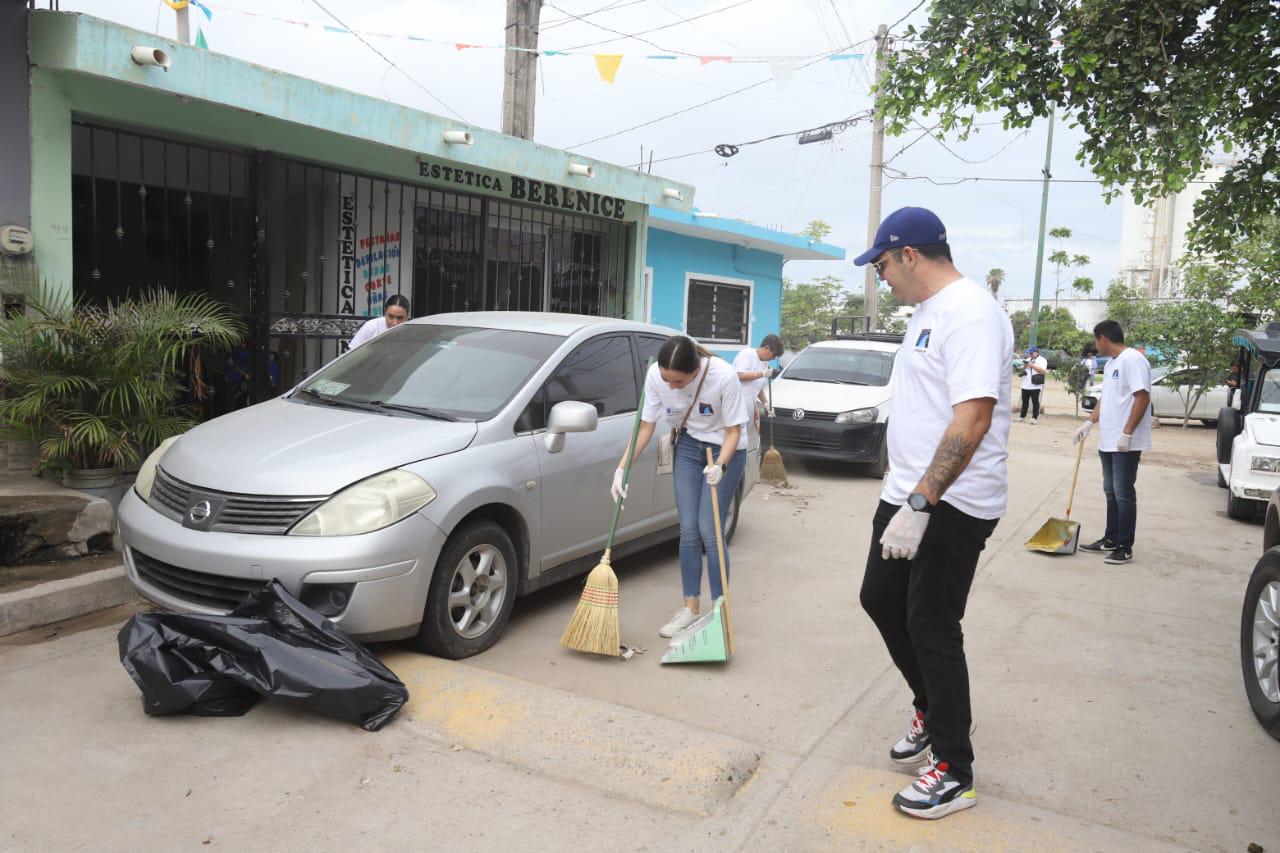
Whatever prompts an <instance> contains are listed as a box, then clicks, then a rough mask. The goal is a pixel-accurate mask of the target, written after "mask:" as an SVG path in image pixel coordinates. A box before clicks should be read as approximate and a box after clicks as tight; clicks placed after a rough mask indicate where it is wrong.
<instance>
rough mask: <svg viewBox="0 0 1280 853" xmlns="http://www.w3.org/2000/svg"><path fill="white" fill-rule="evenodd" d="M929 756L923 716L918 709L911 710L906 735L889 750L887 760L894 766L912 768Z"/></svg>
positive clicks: (927, 736)
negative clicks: (900, 765)
mask: <svg viewBox="0 0 1280 853" xmlns="http://www.w3.org/2000/svg"><path fill="white" fill-rule="evenodd" d="M928 756H929V732H927V731H925V727H924V714H922V713H920V709H919V708H914V707H913V708H912V709H911V722H910V723H909V724H908V726H907V735H906V737H904V738H903V739H902V740H900V741H898V742H897V743H895V744H894V745H893V748H892V749H890V750H889V759H890V760H891V761H893V763H894V764H903V765H907V766H913V765H916V764H919V763H921V762H922V761H925V760H927V758H928Z"/></svg>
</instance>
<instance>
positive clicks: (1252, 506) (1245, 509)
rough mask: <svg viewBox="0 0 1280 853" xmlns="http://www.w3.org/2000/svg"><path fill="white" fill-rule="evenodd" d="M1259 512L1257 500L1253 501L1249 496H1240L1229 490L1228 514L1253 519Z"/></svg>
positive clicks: (1233, 516)
mask: <svg viewBox="0 0 1280 853" xmlns="http://www.w3.org/2000/svg"><path fill="white" fill-rule="evenodd" d="M1257 513H1258V504H1257V501H1251V500H1249V499H1248V498H1238V497H1236V496H1235V495H1234V494H1232V493H1231V490H1230V489H1228V490H1227V515H1229V516H1231V517H1232V518H1239V519H1246V520H1252V519H1253V517H1254V516H1256V515H1257Z"/></svg>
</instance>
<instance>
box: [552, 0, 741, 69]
mask: <svg viewBox="0 0 1280 853" xmlns="http://www.w3.org/2000/svg"><path fill="white" fill-rule="evenodd" d="M752 2H755V0H737V2H736V3H730V4H729V5H728V6H721V7H720V8H719V9H712V10H711V11H709V12H703V13H702V14H701V15H694V16H693V17H692V18H681V19H680V20H678V21H672V22H670V23H667V24H663V25H662V26H660V27H652V28H650V29H647V30H641V31H640V32H638V33H624V32H622V30H615V29H614V28H613V27H606V26H604V25H603V24H597V23H596V22H595V21H587V20H584V19H583V18H582V17H579V16H578V15H574V14H573V13H572V12H567V11H565V10H564V9H561V8H560V7H559V6H555V5H553V4H551V3H548V4H547V6H548V7H549V8H552V9H555V10H556V11H557V12H560V13H561V14H564V15H569V16H570V17H573V18H576V19H577V20H580V21H582V22H583V23H585V24H587V25H588V26H592V27H595V28H596V29H598V30H604V31H605V32H607V33H613V34H614V35H615V38H610V39H604V40H603V41H595V42H589V43H588V44H579V45H575V46H573V47H566V48H562V49H563V50H566V51H569V50H583V49H585V48H588V47H598V46H599V45H602V44H609V43H610V42H615V41H619V40H621V39H634V40H635V41H638V42H642V43H644V44H647V45H649V46H650V47H654V48H657V49H658V50H660V51H662V52H663V53H676V54H680V55H681V56H697V54H696V53H689V52H688V51H684V50H670V49H668V48H665V47H663V46H662V45H660V44H658V43H656V42H652V41H649V40H648V39H646V38H641V36H646V35H649V34H650V33H656V32H658V31H660V30H669V29H671V28H672V27H678V26H680V25H681V24H687V23H691V22H692V21H696V20H698V19H699V18H706V17H708V16H710V15H715V14H718V13H720V12H727V11H728V10H730V9H736V8H737V7H739V6H745V5H747V4H748V3H752Z"/></svg>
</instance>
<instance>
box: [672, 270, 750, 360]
mask: <svg viewBox="0 0 1280 853" xmlns="http://www.w3.org/2000/svg"><path fill="white" fill-rule="evenodd" d="M688 298H689V304H688V305H687V306H686V311H685V331H686V333H688V334H689V336H690V337H692V338H694V339H695V340H699V341H705V342H707V343H716V344H746V343H747V332H748V328H747V321H748V318H749V317H750V314H751V288H749V287H745V286H743V285H740V284H727V283H725V282H719V281H700V280H698V279H690V281H689V297H688Z"/></svg>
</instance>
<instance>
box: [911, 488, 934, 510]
mask: <svg viewBox="0 0 1280 853" xmlns="http://www.w3.org/2000/svg"><path fill="white" fill-rule="evenodd" d="M907 506H909V507H911V509H912V510H914V511H915V512H923V513H930V512H933V504H931V503H929V499H928V498H926V497H925V496H924V495H922V494H920V493H919V492H912V493H911V497H909V498H907Z"/></svg>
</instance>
